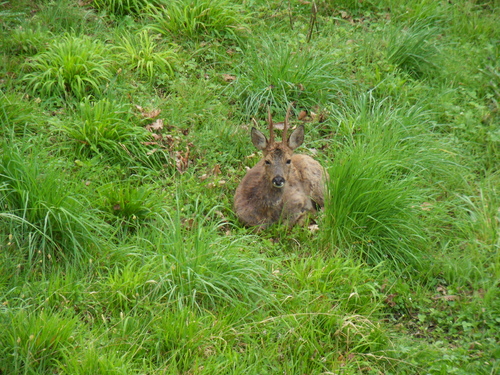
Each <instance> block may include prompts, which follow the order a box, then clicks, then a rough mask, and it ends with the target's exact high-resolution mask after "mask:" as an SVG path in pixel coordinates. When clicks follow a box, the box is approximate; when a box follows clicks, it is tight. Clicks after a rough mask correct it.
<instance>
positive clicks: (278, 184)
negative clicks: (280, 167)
mask: <svg viewBox="0 0 500 375" xmlns="http://www.w3.org/2000/svg"><path fill="white" fill-rule="evenodd" d="M272 183H273V186H274V187H275V188H278V189H281V188H282V187H283V186H285V179H284V178H283V177H281V176H276V177H274V178H273V180H272Z"/></svg>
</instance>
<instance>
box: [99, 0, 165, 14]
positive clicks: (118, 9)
mask: <svg viewBox="0 0 500 375" xmlns="http://www.w3.org/2000/svg"><path fill="white" fill-rule="evenodd" d="M159 3H162V1H161V0H156V1H155V0H150V1H144V0H92V6H93V7H95V8H96V9H98V10H101V11H103V10H105V11H107V12H109V13H111V14H114V15H116V16H127V15H128V16H135V15H138V14H141V13H143V12H145V11H146V10H147V9H148V8H149V7H150V6H155V5H158V4H159Z"/></svg>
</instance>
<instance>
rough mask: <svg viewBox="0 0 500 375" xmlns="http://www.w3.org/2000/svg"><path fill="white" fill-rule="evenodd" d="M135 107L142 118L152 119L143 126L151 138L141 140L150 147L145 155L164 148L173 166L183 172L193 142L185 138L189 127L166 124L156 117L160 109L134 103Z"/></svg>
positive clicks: (186, 167)
mask: <svg viewBox="0 0 500 375" xmlns="http://www.w3.org/2000/svg"><path fill="white" fill-rule="evenodd" d="M135 108H136V109H137V110H138V111H139V113H140V115H141V117H143V118H144V119H151V120H154V121H153V122H151V123H148V124H147V125H146V126H145V127H144V128H145V129H146V130H147V131H148V132H149V133H150V134H151V138H152V141H149V142H143V144H144V145H145V146H151V147H152V148H151V149H150V150H149V151H148V152H147V155H152V154H154V153H155V152H158V151H160V150H164V151H166V152H167V153H168V154H169V155H170V156H171V158H172V160H173V161H174V163H175V168H176V169H177V170H178V171H179V172H180V173H184V172H185V171H186V170H187V169H188V168H189V165H190V164H191V161H190V156H191V155H192V152H191V149H192V148H193V147H194V145H193V143H191V142H189V141H187V139H185V137H186V136H187V135H188V134H189V129H180V128H178V127H176V126H173V125H168V124H166V123H165V120H164V119H163V118H160V117H158V116H160V114H161V109H152V110H146V109H144V108H143V107H141V106H139V105H136V106H135Z"/></svg>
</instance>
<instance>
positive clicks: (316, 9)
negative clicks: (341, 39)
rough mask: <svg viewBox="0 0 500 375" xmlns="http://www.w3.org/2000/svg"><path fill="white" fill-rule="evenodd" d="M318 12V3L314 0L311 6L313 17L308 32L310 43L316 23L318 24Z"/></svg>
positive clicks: (307, 41) (307, 40)
mask: <svg viewBox="0 0 500 375" xmlns="http://www.w3.org/2000/svg"><path fill="white" fill-rule="evenodd" d="M317 13H318V6H317V5H316V1H313V2H312V8H311V19H310V21H309V31H308V33H307V39H306V43H309V42H310V41H311V37H312V33H313V29H314V25H315V24H316V15H317Z"/></svg>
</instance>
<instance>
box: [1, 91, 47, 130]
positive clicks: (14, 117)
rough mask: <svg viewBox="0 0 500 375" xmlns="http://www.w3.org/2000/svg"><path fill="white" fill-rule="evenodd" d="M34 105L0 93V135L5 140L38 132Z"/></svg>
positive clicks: (19, 97)
mask: <svg viewBox="0 0 500 375" xmlns="http://www.w3.org/2000/svg"><path fill="white" fill-rule="evenodd" d="M36 112H37V108H36V106H35V105H34V103H31V102H27V101H26V100H23V99H22V98H21V96H20V95H18V94H12V93H8V94H6V93H4V92H3V91H0V134H1V135H2V136H3V137H5V138H6V139H7V138H9V136H10V137H13V136H14V135H16V134H26V133H29V132H30V131H34V130H38V131H39V130H40V129H39V125H40V124H39V123H38V119H37V115H36Z"/></svg>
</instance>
